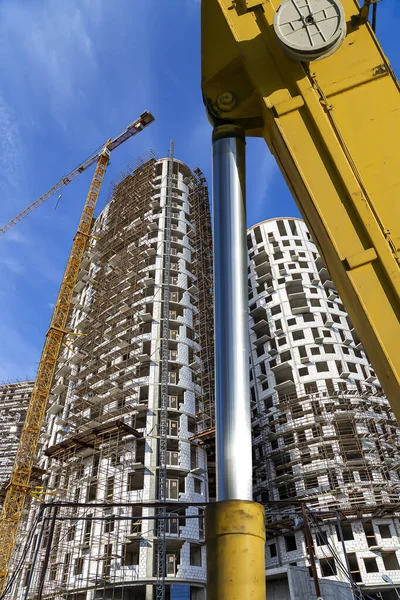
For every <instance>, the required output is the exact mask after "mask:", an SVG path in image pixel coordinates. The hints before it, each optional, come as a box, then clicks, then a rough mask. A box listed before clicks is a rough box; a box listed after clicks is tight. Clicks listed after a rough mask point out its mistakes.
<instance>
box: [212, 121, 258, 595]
mask: <svg viewBox="0 0 400 600" xmlns="http://www.w3.org/2000/svg"><path fill="white" fill-rule="evenodd" d="M213 236H214V318H215V394H216V438H217V439H216V454H217V499H218V502H215V503H211V504H209V505H208V506H207V508H206V548H207V600H243V598H252V600H265V565H264V544H265V528H264V509H263V507H262V506H261V505H260V504H256V503H255V502H253V501H252V500H253V493H252V458H251V420H250V381H249V324H248V308H247V307H248V298H247V240H246V236H247V232H246V193H245V139H244V132H243V130H242V129H241V128H239V127H236V126H231V125H221V126H219V127H216V128H215V129H214V134H213Z"/></svg>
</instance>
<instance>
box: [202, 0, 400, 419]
mask: <svg viewBox="0 0 400 600" xmlns="http://www.w3.org/2000/svg"><path fill="white" fill-rule="evenodd" d="M331 2H332V0H329V2H328V1H327V2H326V4H329V3H331ZM372 3H373V2H372V0H369V1H368V2H366V4H365V7H362V8H360V6H359V4H358V3H357V2H356V1H355V0H342V1H341V5H342V6H343V9H344V15H345V22H346V26H347V31H345V38H344V40H343V42H342V45H341V46H340V47H339V48H338V49H337V50H335V51H334V52H333V53H332V54H331V55H330V56H327V57H326V58H322V59H320V60H313V61H310V62H308V61H307V62H306V61H305V60H304V61H300V60H295V59H293V58H292V57H290V56H287V55H286V54H285V52H284V51H283V49H282V45H281V44H280V43H279V40H278V37H277V35H276V33H275V30H274V17H275V14H276V12H277V8H278V5H279V2H278V1H277V0H268V1H267V0H236V1H235V2H233V3H232V0H203V2H202V75H203V79H202V87H203V95H204V99H205V103H206V106H207V109H208V112H209V114H210V116H211V118H212V120H213V121H214V123H215V124H221V123H226V124H227V125H228V124H235V125H239V126H241V127H242V128H243V129H244V130H245V132H246V135H249V136H259V137H264V139H265V141H266V142H267V144H268V146H269V149H270V151H271V152H272V154H273V155H274V157H275V158H276V160H277V162H278V164H279V166H280V168H281V170H282V173H283V174H284V176H285V179H286V181H287V183H288V185H289V187H290V189H291V191H292V193H293V196H294V198H295V200H296V202H297V205H298V207H299V210H300V211H301V213H302V215H303V217H304V219H305V221H306V223H307V226H308V227H309V229H310V231H311V232H312V236H313V239H314V240H315V241H316V243H317V244H318V246H319V250H320V252H321V254H322V256H323V258H324V260H325V263H326V265H327V267H328V270H329V272H330V273H331V275H332V278H333V280H334V283H335V285H336V287H337V289H338V291H339V293H340V295H341V297H342V298H343V301H344V303H345V305H346V310H347V311H348V313H349V315H350V318H351V320H352V322H353V324H354V326H355V328H356V331H357V332H358V334H359V336H360V338H361V341H362V343H363V345H364V347H365V350H366V352H367V354H368V357H369V359H370V360H371V362H372V364H373V366H374V368H375V370H376V373H377V376H378V378H379V380H380V382H381V383H382V385H383V388H384V390H385V391H386V394H387V396H388V398H389V400H390V402H391V404H392V408H393V410H394V412H395V413H396V416H397V418H400V353H399V352H398V339H399V338H400V327H399V315H400V297H399V296H400V270H399V264H400V254H399V251H400V202H399V195H400V169H399V167H398V156H399V150H400V148H399V145H400V141H399V140H400V94H399V91H400V90H399V84H398V82H397V80H396V77H395V75H394V73H393V71H392V69H391V67H390V64H389V62H388V60H387V58H386V56H385V55H384V53H383V51H382V49H381V47H380V46H379V43H378V41H377V39H376V37H375V35H374V33H373V31H372V28H371V27H370V25H369V24H368V22H367V20H366V15H367V12H366V9H368V5H369V4H372ZM282 4H283V3H282ZM303 4H304V5H306V4H308V3H303Z"/></svg>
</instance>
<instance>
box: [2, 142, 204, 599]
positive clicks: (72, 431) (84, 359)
mask: <svg viewBox="0 0 400 600" xmlns="http://www.w3.org/2000/svg"><path fill="white" fill-rule="evenodd" d="M69 330H70V331H71V333H70V334H69V335H68V339H67V342H66V344H65V348H64V350H63V352H62V355H61V357H60V360H59V364H58V370H57V372H56V376H55V380H54V385H53V389H52V394H51V396H50V402H49V406H48V410H47V416H46V423H45V427H44V429H43V434H42V436H41V444H40V453H39V466H40V467H41V468H42V469H43V470H44V471H45V475H44V476H43V480H42V485H43V486H44V487H45V488H46V491H47V492H48V494H47V495H46V496H45V500H46V503H45V504H44V505H43V504H40V503H38V502H35V501H32V502H31V505H30V507H29V510H27V515H26V518H25V520H24V523H23V526H22V531H21V533H20V536H19V540H18V548H17V552H16V555H15V557H14V562H13V573H14V575H12V576H11V579H10V580H9V583H8V587H7V595H6V597H7V598H21V599H22V598H43V599H44V598H46V599H54V600H61V599H66V600H95V599H96V600H100V599H104V600H105V599H111V598H118V599H121V600H133V599H135V600H142V599H143V600H144V599H146V600H151V599H152V598H171V600H172V599H174V598H185V599H186V598H187V599H188V600H189V598H192V599H193V598H194V599H203V598H205V580H206V570H205V548H204V523H203V505H204V503H206V502H207V501H208V480H207V458H206V453H205V450H204V449H203V448H200V447H199V446H198V443H197V442H195V441H193V440H191V438H193V436H194V435H195V434H196V433H197V432H198V431H201V430H206V429H209V428H210V427H212V426H213V420H214V414H213V404H214V403H213V319H212V242H211V225H210V213H209V202H208V193H207V186H206V182H205V179H204V177H203V175H202V173H201V172H200V171H199V170H197V169H196V170H194V171H191V170H190V169H189V168H188V167H187V166H186V165H185V164H183V163H182V162H180V161H178V160H175V159H173V158H172V157H170V158H169V159H161V160H158V159H157V158H156V157H155V156H154V155H152V154H149V155H148V156H146V157H144V158H141V159H139V160H138V161H137V162H136V163H135V164H134V165H133V166H131V167H130V168H128V169H127V170H126V171H125V172H123V173H122V174H121V176H120V178H119V180H118V181H117V182H116V183H115V184H114V185H113V186H112V188H111V191H110V198H109V202H108V203H107V205H106V207H105V209H104V210H103V211H102V213H101V214H100V215H99V217H98V218H97V219H96V220H95V222H94V223H93V229H92V239H91V241H90V244H89V247H88V249H87V251H86V253H85V257H84V260H83V263H82V268H81V271H80V274H79V277H78V282H77V284H76V287H75V295H74V300H73V309H72V311H71V315H70V327H69ZM52 500H55V501H56V502H57V507H52V506H49V505H48V503H49V502H51V501H52ZM21 559H22V560H21Z"/></svg>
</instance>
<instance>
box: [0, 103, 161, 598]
mask: <svg viewBox="0 0 400 600" xmlns="http://www.w3.org/2000/svg"><path fill="white" fill-rule="evenodd" d="M153 121H154V117H153V116H152V115H151V114H150V113H148V112H145V113H143V114H142V115H141V116H140V118H139V119H138V120H137V121H135V122H134V123H132V124H131V125H129V127H127V129H126V130H125V131H124V132H123V133H122V134H120V135H119V136H117V137H116V138H114V139H113V140H108V142H107V143H106V144H105V146H104V147H103V148H102V149H101V150H100V152H97V153H95V154H94V155H93V156H92V157H91V158H90V159H88V161H86V162H85V163H83V165H84V167H85V168H82V165H81V166H80V167H78V168H77V169H75V170H74V171H73V172H72V173H71V174H70V175H69V176H68V178H69V180H72V179H73V178H74V177H76V176H77V175H78V174H79V173H82V172H83V171H84V170H86V169H87V168H88V167H89V166H90V165H91V164H93V163H94V162H95V161H97V165H96V169H95V172H94V175H93V179H92V182H91V185H90V188H89V193H88V195H87V198H86V202H85V206H84V208H83V212H82V215H81V219H80V223H79V226H78V230H77V232H76V235H75V237H74V241H73V245H72V250H71V254H70V256H69V258H68V263H67V266H66V269H65V272H64V277H63V280H62V283H61V286H60V290H59V293H58V298H57V302H56V305H55V308H54V313H53V317H52V320H51V324H50V328H49V331H48V332H47V335H46V341H45V344H44V348H43V352H42V356H41V359H40V363H39V367H38V372H37V376H36V381H35V385H34V388H33V392H32V396H31V400H30V403H29V407H28V411H27V415H26V419H25V423H24V427H23V430H22V433H21V439H20V443H19V446H18V450H17V455H16V458H15V463H14V467H13V470H12V473H11V478H10V483H9V485H8V487H7V492H6V497H5V500H4V504H3V509H2V512H1V515H0V593H1V591H2V590H3V589H4V586H5V583H6V578H7V573H8V569H9V564H10V560H11V556H12V553H13V549H14V545H15V538H16V535H17V532H18V527H19V523H20V521H21V515H22V510H23V508H24V504H25V500H26V496H27V494H28V492H29V490H30V477H31V471H32V466H33V461H34V458H35V455H36V446H37V443H38V439H39V436H40V431H41V428H42V424H43V420H44V416H45V413H46V407H47V401H48V397H49V393H50V389H51V384H52V381H53V377H54V370H55V367H56V362H57V358H58V355H59V352H60V348H61V344H62V342H63V339H64V336H65V335H66V333H67V332H66V329H65V328H66V326H67V319H68V314H69V310H70V307H71V300H72V296H73V292H74V286H75V284H76V280H77V276H78V273H79V269H80V266H81V262H82V257H83V253H84V251H85V249H86V246H87V243H88V240H89V238H90V230H91V226H92V219H93V214H94V210H95V207H96V203H97V199H98V197H99V193H100V188H101V184H102V181H103V178H104V174H105V172H106V168H107V165H108V162H109V157H110V151H111V150H113V149H114V148H117V147H118V146H120V145H121V144H122V143H123V142H124V141H125V140H127V139H129V138H130V137H132V136H133V135H135V134H136V133H138V132H139V131H142V130H143V129H144V128H145V127H147V125H149V124H150V123H152V122H153ZM63 181H65V178H63V180H62V181H61V182H60V183H59V184H57V185H56V186H54V187H53V188H51V190H50V191H52V193H55V191H57V189H59V187H57V186H62V185H65V183H63ZM48 197H50V196H49V193H47V194H45V195H44V196H42V197H41V198H39V200H37V201H36V202H35V203H33V204H32V205H31V207H33V208H37V206H39V205H40V204H42V203H43V202H44V201H45V200H46V199H47V198H48ZM31 207H28V209H26V210H25V211H24V212H23V213H21V215H23V216H26V215H27V214H29V212H32V210H33V208H32V209H31ZM21 218H23V217H22V216H19V217H16V219H13V220H12V221H10V224H8V226H5V228H3V229H5V230H7V229H9V228H10V226H12V225H14V224H15V223H17V222H18V221H20V220H21Z"/></svg>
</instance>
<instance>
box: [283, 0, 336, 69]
mask: <svg viewBox="0 0 400 600" xmlns="http://www.w3.org/2000/svg"><path fill="white" fill-rule="evenodd" d="M274 29H275V33H276V35H277V37H278V39H279V42H280V44H281V45H282V47H283V49H284V50H285V52H286V53H287V54H289V55H290V56H291V57H292V58H295V59H297V60H317V59H318V58H324V57H325V56H329V54H332V52H334V51H335V50H336V49H337V48H338V47H339V46H340V44H341V43H342V41H343V39H344V37H345V35H346V19H345V14H344V10H343V6H342V4H341V2H340V0H283V2H281V3H280V4H279V6H278V8H277V9H276V12H275V16H274Z"/></svg>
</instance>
